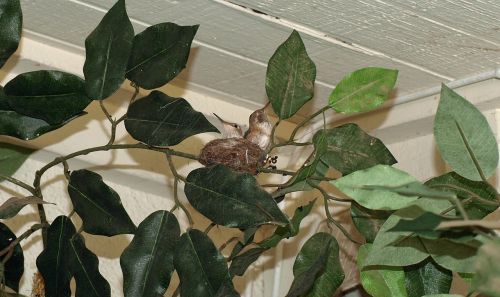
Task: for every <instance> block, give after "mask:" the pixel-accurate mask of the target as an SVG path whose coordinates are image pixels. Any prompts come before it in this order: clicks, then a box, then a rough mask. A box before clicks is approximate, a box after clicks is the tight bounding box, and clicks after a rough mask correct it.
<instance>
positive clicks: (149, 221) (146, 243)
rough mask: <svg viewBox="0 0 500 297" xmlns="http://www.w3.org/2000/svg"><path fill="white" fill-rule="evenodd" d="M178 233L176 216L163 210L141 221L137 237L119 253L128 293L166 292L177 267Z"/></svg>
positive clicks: (139, 296)
mask: <svg viewBox="0 0 500 297" xmlns="http://www.w3.org/2000/svg"><path fill="white" fill-rule="evenodd" d="M179 236H180V229H179V223H178V222H177V219H176V218H175V216H174V215H173V214H172V213H170V212H167V211H164V210H158V211H156V212H154V213H152V214H150V215H149V216H148V217H147V218H146V219H144V221H142V223H141V224H139V227H138V228H137V231H136V233H135V236H134V239H133V240H132V242H131V243H130V245H129V246H128V247H127V248H126V249H125V250H124V251H123V254H122V255H121V257H120V265H121V267H122V271H123V292H124V294H125V296H126V297H133V296H135V297H149V296H151V297H157V296H163V294H165V291H166V290H167V288H168V285H169V283H170V278H171V277H172V273H173V271H174V263H173V260H174V251H175V247H176V246H177V243H178V241H179Z"/></svg>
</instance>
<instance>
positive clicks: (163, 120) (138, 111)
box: [125, 91, 218, 146]
mask: <svg viewBox="0 0 500 297" xmlns="http://www.w3.org/2000/svg"><path fill="white" fill-rule="evenodd" d="M125 128H126V129H127V131H128V133H130V135H131V136H132V137H133V138H135V139H137V140H139V141H141V142H144V143H146V144H149V145H158V146H170V145H176V144H178V143H180V142H181V141H183V140H184V139H186V138H188V137H190V136H193V135H196V134H200V133H204V132H218V130H217V128H215V127H214V126H213V125H212V124H210V122H209V121H208V120H207V119H206V118H205V116H204V115H203V114H202V113H200V112H197V111H195V110H194V109H193V108H192V107H191V105H190V104H189V103H188V102H187V101H186V100H185V99H183V98H173V97H170V96H168V95H166V94H163V93H162V92H160V91H153V92H151V93H150V94H149V95H148V96H146V97H144V98H141V99H139V100H136V101H135V102H134V103H132V104H131V105H130V106H129V109H128V112H127V118H126V119H125Z"/></svg>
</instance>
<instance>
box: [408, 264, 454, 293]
mask: <svg viewBox="0 0 500 297" xmlns="http://www.w3.org/2000/svg"><path fill="white" fill-rule="evenodd" d="M404 270H405V284H406V291H407V292H408V297H420V296H423V295H427V294H440V293H448V292H449V291H450V287H451V281H452V279H453V275H452V273H451V271H449V270H446V269H444V268H442V267H440V266H439V265H437V264H436V263H435V262H434V261H432V259H431V258H430V257H429V258H427V259H426V260H424V261H423V262H420V263H418V264H416V265H412V266H408V267H405V268H404Z"/></svg>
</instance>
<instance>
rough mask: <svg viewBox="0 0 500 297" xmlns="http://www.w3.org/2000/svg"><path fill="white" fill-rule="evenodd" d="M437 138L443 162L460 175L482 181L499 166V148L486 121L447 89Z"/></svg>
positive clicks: (443, 91)
mask: <svg viewBox="0 0 500 297" xmlns="http://www.w3.org/2000/svg"><path fill="white" fill-rule="evenodd" d="M434 135H435V138H436V143H437V146H438V149H439V152H440V153H441V156H442V157H443V159H444V160H445V161H446V162H447V163H448V164H449V165H450V166H451V167H452V168H453V170H454V171H455V172H457V173H458V174H459V175H461V176H463V177H465V178H468V179H471V180H482V179H486V178H488V177H490V176H491V175H493V173H494V172H495V169H496V168H497V166H498V145H497V141H496V139H495V136H494V134H493V132H492V131H491V128H490V126H489V125H488V122H487V121H486V118H485V117H484V116H483V115H482V114H481V112H480V111H479V110H478V109H477V108H476V107H475V106H474V105H472V104H471V103H470V102H468V101H467V100H465V99H464V98H463V97H461V96H460V95H458V94H457V93H455V92H454V91H453V90H451V89H450V88H448V87H447V86H445V85H442V87H441V99H440V101H439V106H438V110H437V112H436V117H435V120H434Z"/></svg>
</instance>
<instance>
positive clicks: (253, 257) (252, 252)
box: [229, 247, 269, 277]
mask: <svg viewBox="0 0 500 297" xmlns="http://www.w3.org/2000/svg"><path fill="white" fill-rule="evenodd" d="M268 249H269V248H261V247H257V248H253V249H249V250H247V251H245V252H244V253H242V254H240V255H238V256H236V257H234V258H233V260H232V261H231V266H230V267H229V274H230V275H231V276H232V277H234V276H236V275H238V276H242V275H243V274H245V271H247V269H248V267H249V266H250V265H252V263H253V262H255V261H257V259H258V258H259V257H260V255H262V254H263V253H264V252H265V251H267V250H268Z"/></svg>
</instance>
